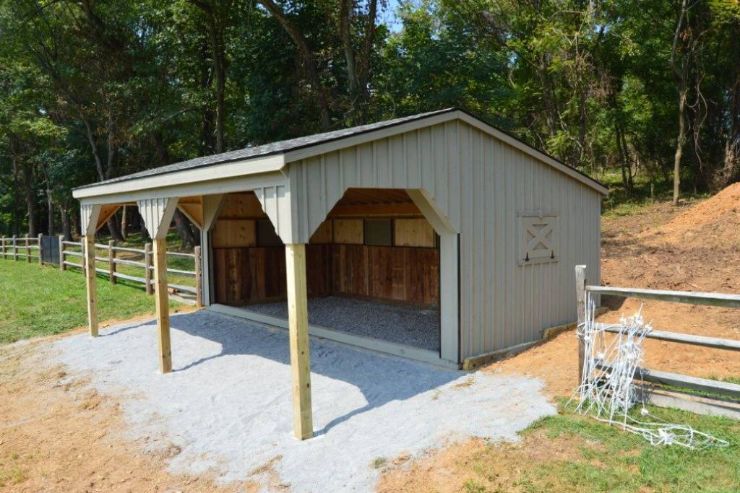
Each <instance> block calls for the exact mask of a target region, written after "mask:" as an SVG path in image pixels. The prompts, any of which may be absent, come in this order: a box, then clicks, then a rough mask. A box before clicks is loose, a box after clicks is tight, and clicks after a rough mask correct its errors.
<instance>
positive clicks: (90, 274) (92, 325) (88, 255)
mask: <svg viewBox="0 0 740 493" xmlns="http://www.w3.org/2000/svg"><path fill="white" fill-rule="evenodd" d="M84 245H85V280H86V283H85V284H86V285H87V326H88V328H89V330H90V335H91V336H92V337H97V336H98V313H97V305H98V293H97V288H96V277H95V234H94V233H93V234H88V235H85V239H84Z"/></svg>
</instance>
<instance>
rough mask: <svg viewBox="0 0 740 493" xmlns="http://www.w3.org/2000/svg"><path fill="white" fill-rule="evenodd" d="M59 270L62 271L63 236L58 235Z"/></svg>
mask: <svg viewBox="0 0 740 493" xmlns="http://www.w3.org/2000/svg"><path fill="white" fill-rule="evenodd" d="M58 241H59V270H64V235H59V239H58Z"/></svg>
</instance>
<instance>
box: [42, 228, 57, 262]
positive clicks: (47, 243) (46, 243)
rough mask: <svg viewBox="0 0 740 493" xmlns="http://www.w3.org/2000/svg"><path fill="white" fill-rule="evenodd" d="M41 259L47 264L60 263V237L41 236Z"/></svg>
mask: <svg viewBox="0 0 740 493" xmlns="http://www.w3.org/2000/svg"><path fill="white" fill-rule="evenodd" d="M41 261H42V262H43V263H45V264H56V265H59V237H58V236H48V235H44V236H42V237H41Z"/></svg>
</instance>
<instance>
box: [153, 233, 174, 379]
mask: <svg viewBox="0 0 740 493" xmlns="http://www.w3.org/2000/svg"><path fill="white" fill-rule="evenodd" d="M153 247H154V252H153V253H154V285H155V291H154V296H155V298H154V300H155V305H156V307H157V334H158V336H159V337H158V340H159V368H160V369H161V370H162V373H169V372H171V371H172V344H171V342H170V300H169V294H168V293H167V240H165V239H161V238H158V239H155V240H154V241H153Z"/></svg>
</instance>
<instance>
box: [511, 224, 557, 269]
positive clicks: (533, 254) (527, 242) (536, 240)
mask: <svg viewBox="0 0 740 493" xmlns="http://www.w3.org/2000/svg"><path fill="white" fill-rule="evenodd" d="M557 219H558V218H557V216H556V215H555V214H553V213H543V212H539V211H538V212H531V213H523V214H520V216H519V225H520V242H521V247H520V249H519V265H529V264H537V263H543V262H556V261H557V260H558V257H559V252H558V249H559V248H558V246H559V245H558V241H557V240H558V236H557V234H558V231H557V224H558V221H557Z"/></svg>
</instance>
